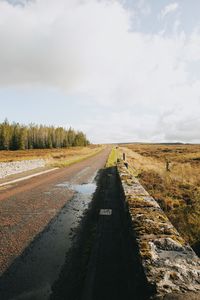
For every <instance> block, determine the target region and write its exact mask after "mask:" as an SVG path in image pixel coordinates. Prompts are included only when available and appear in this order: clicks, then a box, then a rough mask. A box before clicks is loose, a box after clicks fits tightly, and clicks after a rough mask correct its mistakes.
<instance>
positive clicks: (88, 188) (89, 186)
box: [56, 182, 97, 195]
mask: <svg viewBox="0 0 200 300" xmlns="http://www.w3.org/2000/svg"><path fill="white" fill-rule="evenodd" d="M56 186H57V187H63V188H66V189H69V190H72V191H75V192H77V193H80V194H85V195H90V194H93V193H94V192H95V190H96V187H97V186H96V184H95V183H85V184H71V183H70V182H63V183H60V184H57V185H56Z"/></svg>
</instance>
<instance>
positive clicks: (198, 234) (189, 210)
mask: <svg viewBox="0 0 200 300" xmlns="http://www.w3.org/2000/svg"><path fill="white" fill-rule="evenodd" d="M121 149H122V151H126V153H127V159H128V161H129V163H130V165H131V166H132V167H133V168H134V169H135V170H136V173H137V175H138V177H139V179H140V181H141V183H142V184H143V185H144V187H145V188H146V189H147V190H148V192H149V193H150V194H151V195H152V196H153V197H154V198H155V199H156V200H157V201H158V202H159V204H160V205H161V207H162V208H163V209H164V211H165V212H166V214H167V215H168V217H169V218H170V219H171V221H172V223H173V224H174V225H175V226H176V227H177V229H178V230H179V231H180V233H182V235H183V236H184V238H185V239H186V240H187V241H189V242H190V243H191V244H192V245H194V244H195V243H197V242H198V241H200V145H153V144H152V145H151V144H132V145H124V146H123V147H121ZM167 161H169V167H170V171H167V170H166V162H167Z"/></svg>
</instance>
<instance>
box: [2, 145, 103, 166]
mask: <svg viewBox="0 0 200 300" xmlns="http://www.w3.org/2000/svg"><path fill="white" fill-rule="evenodd" d="M102 148H103V146H102V145H90V146H87V147H71V148H60V149H33V150H18V151H0V162H12V161H20V160H27V159H36V158H42V159H46V160H47V161H48V163H49V164H50V165H58V166H65V165H68V164H70V163H71V162H74V161H79V160H81V159H83V158H84V157H88V156H90V155H93V154H95V153H97V152H98V151H101V149H102Z"/></svg>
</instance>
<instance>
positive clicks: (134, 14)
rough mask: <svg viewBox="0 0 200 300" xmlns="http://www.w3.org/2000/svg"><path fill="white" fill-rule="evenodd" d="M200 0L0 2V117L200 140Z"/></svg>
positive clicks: (131, 138)
mask: <svg viewBox="0 0 200 300" xmlns="http://www.w3.org/2000/svg"><path fill="white" fill-rule="evenodd" d="M199 12H200V1H199V0H190V1H189V0H177V1H173V0H172V1H169V0H57V1H55V0H28V1H26V0H0V122H1V121H3V120H4V119H5V118H8V120H9V121H10V122H12V121H15V122H19V123H24V124H29V123H39V124H46V125H55V126H64V127H66V128H68V127H70V126H72V127H73V128H74V129H76V130H82V131H84V132H85V133H86V134H87V137H88V138H89V140H90V141H91V142H92V143H110V142H189V143H200V18H199Z"/></svg>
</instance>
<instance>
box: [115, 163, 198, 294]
mask: <svg viewBox="0 0 200 300" xmlns="http://www.w3.org/2000/svg"><path fill="white" fill-rule="evenodd" d="M117 168H118V172H119V176H120V179H121V183H122V187H123V191H124V195H125V200H126V202H127V204H128V208H129V213H130V216H131V219H132V225H133V232H134V234H135V236H136V240H137V243H138V247H139V254H140V258H141V263H142V266H143V269H144V272H145V275H146V278H147V281H148V283H149V285H150V286H152V287H153V289H154V290H155V291H156V294H155V296H153V297H152V299H166V300H167V299H169V300H172V299H174V300H175V299H177V300H178V299H180V300H182V299H190V300H192V299H195V300H197V299H200V259H199V258H198V257H197V255H196V254H195V253H194V251H193V250H192V248H191V247H190V246H189V245H188V244H186V242H185V241H184V240H183V239H182V237H181V236H180V234H179V233H178V232H177V230H176V229H175V228H174V226H173V225H172V224H171V223H170V221H169V219H168V218H167V216H166V215H165V214H164V212H163V211H162V209H161V208H160V206H159V205H158V203H157V202H156V201H155V200H154V199H153V198H152V197H151V196H150V195H149V194H148V193H147V191H146V190H145V189H144V188H143V187H142V185H141V184H140V183H139V181H138V180H137V178H135V177H134V176H133V175H132V172H131V171H129V170H128V169H127V168H126V167H125V165H124V163H123V162H122V161H121V162H118V165H117Z"/></svg>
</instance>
